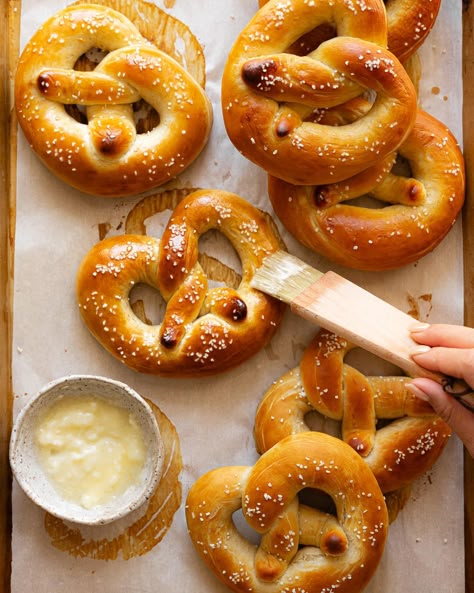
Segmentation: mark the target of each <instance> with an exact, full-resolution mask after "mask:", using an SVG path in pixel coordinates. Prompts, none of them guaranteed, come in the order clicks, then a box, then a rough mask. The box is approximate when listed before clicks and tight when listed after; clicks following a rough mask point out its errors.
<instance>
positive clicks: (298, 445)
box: [186, 433, 388, 593]
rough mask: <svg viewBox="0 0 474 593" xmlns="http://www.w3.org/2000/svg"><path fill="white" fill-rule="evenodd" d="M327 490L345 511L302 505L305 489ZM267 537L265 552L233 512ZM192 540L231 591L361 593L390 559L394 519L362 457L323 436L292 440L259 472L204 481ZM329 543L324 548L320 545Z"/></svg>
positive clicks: (197, 490)
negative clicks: (239, 525)
mask: <svg viewBox="0 0 474 593" xmlns="http://www.w3.org/2000/svg"><path fill="white" fill-rule="evenodd" d="M308 488H309V489H318V490H322V491H324V492H326V493H327V494H328V495H329V496H330V497H331V499H332V500H333V502H334V505H335V508H336V514H335V516H333V515H328V514H327V513H324V512H321V511H318V510H316V509H314V508H312V507H307V506H305V505H301V504H300V503H299V501H298V496H297V495H298V492H300V491H301V490H302V489H308ZM239 508H242V514H243V517H244V519H245V521H246V522H247V523H248V524H249V525H250V527H252V528H253V529H255V530H256V531H257V532H258V533H261V534H262V538H261V541H260V544H259V545H258V546H255V545H252V544H250V543H249V542H248V541H247V540H246V539H245V538H244V537H243V536H242V535H241V534H240V533H239V531H238V530H237V528H236V526H235V524H234V522H233V519H232V516H233V514H234V513H235V512H236V511H237V510H239ZM186 520H187V525H188V529H189V533H190V536H191V539H192V541H193V543H194V545H195V547H196V549H197V551H198V552H199V553H200V555H201V557H202V558H203V560H204V561H205V562H206V563H207V564H208V566H209V567H210V568H211V570H213V571H214V572H215V574H216V576H217V577H218V578H220V579H221V580H222V581H223V582H224V583H225V584H226V585H227V586H228V587H229V588H230V589H231V590H233V591H239V592H241V593H242V592H250V591H268V592H269V593H277V592H282V591H287V590H291V588H292V587H295V586H296V585H297V586H298V590H300V589H301V590H302V591H303V590H304V591H306V592H307V593H319V592H321V591H329V590H333V588H337V590H338V591H341V593H348V592H351V593H356V592H359V591H362V589H363V588H364V587H365V585H366V584H367V583H368V581H369V580H370V578H371V577H372V575H373V573H374V572H375V570H376V567H377V565H378V563H379V561H380V558H381V556H382V553H383V548H384V543H385V539H386V535H387V528H388V516H387V509H386V506H385V503H384V500H383V495H382V493H381V492H380V489H379V487H378V485H377V483H376V481H375V479H374V476H373V475H372V473H371V472H370V470H369V468H368V467H367V466H366V465H365V464H364V462H363V461H362V460H361V458H360V457H359V456H358V455H357V454H356V453H355V452H354V451H353V450H352V449H351V448H350V447H348V446H347V445H346V444H345V443H343V442H342V441H340V440H338V439H335V438H334V437H331V436H328V435H324V434H322V433H305V434H298V435H293V436H290V437H288V438H286V439H283V440H282V441H280V442H279V443H277V444H276V445H275V446H274V447H273V448H272V449H271V450H269V451H267V452H266V453H265V454H264V455H262V457H260V459H258V461H257V462H256V464H255V465H254V466H253V467H222V468H219V469H216V470H212V471H210V472H208V473H207V474H205V475H204V476H202V477H201V478H199V479H198V480H197V482H196V483H195V484H194V485H193V486H192V487H191V489H190V491H189V494H188V498H187V501H186ZM319 545H320V546H321V549H318V548H317V547H316V546H319Z"/></svg>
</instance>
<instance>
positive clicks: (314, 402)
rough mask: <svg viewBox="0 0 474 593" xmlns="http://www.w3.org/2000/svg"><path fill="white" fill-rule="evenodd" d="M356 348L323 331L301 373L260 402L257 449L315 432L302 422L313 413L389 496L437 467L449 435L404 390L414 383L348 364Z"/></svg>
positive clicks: (275, 386)
mask: <svg viewBox="0 0 474 593" xmlns="http://www.w3.org/2000/svg"><path fill="white" fill-rule="evenodd" d="M353 348H354V346H353V345H351V344H349V343H347V342H346V341H345V340H343V339H342V338H339V337H338V336H335V335H334V334H332V333H330V332H327V331H324V330H321V331H320V332H319V333H318V334H317V335H316V336H315V338H314V339H313V341H312V342H311V344H310V345H309V346H308V348H307V349H306V350H305V352H304V355H303V358H302V361H301V364H300V366H299V367H297V368H295V369H293V370H291V371H289V372H288V373H286V374H285V375H284V376H283V377H281V378H280V379H278V380H277V381H275V383H274V384H273V385H272V386H271V387H270V389H269V390H268V391H267V392H266V394H265V395H264V397H263V398H262V400H261V402H260V404H259V406H258V410H257V414H256V420H255V429H254V435H255V440H256V445H257V450H258V451H259V452H261V453H262V452H264V451H267V450H268V449H270V448H271V447H272V446H273V445H275V444H276V443H277V442H279V441H280V440H281V439H284V438H285V437H287V436H288V435H291V434H298V433H304V432H306V431H308V430H310V428H309V426H308V424H307V423H306V419H305V416H306V414H308V412H311V411H316V412H318V413H319V414H320V415H321V416H322V417H323V418H330V419H332V420H336V421H338V422H339V423H340V426H341V428H340V438H341V439H342V440H343V441H344V442H346V443H347V444H349V445H350V447H351V448H352V449H354V450H355V451H356V452H357V453H358V454H359V455H360V456H361V458H362V459H364V461H365V462H366V464H367V465H368V467H369V468H370V469H371V471H372V472H373V474H374V475H375V477H376V479H377V482H378V483H379V485H380V488H381V489H382V492H384V493H387V492H392V491H394V490H397V489H399V488H403V487H405V486H407V485H409V484H410V483H411V482H413V481H414V480H416V479H417V478H419V477H420V476H421V475H422V474H424V473H425V472H426V471H428V470H429V469H430V468H431V467H432V465H433V464H434V463H435V462H436V460H437V459H438V458H439V456H440V455H441V453H442V451H443V449H444V447H445V445H446V443H447V441H448V438H449V436H450V434H451V430H450V428H449V426H448V425H447V424H446V423H445V422H443V421H442V420H441V419H440V418H439V417H437V416H435V415H434V412H433V410H432V408H431V407H430V406H429V405H428V404H427V403H426V402H422V401H421V400H419V399H418V398H416V397H415V396H414V395H413V394H412V393H411V392H409V391H408V390H407V389H406V387H405V385H406V383H407V382H408V381H409V380H410V379H409V378H407V377H398V376H396V377H366V376H365V375H363V374H362V373H361V372H359V371H358V370H356V369H355V368H354V367H352V366H350V365H348V364H347V363H345V362H344V357H345V356H346V354H347V353H348V352H349V351H350V350H352V349H353ZM384 424H385V426H384Z"/></svg>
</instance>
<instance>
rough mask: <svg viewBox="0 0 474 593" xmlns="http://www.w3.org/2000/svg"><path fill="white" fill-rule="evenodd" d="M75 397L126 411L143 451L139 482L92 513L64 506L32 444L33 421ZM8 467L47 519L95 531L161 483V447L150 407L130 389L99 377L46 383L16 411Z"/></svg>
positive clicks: (74, 377) (66, 503)
mask: <svg viewBox="0 0 474 593" xmlns="http://www.w3.org/2000/svg"><path fill="white" fill-rule="evenodd" d="M81 394H94V396H96V397H98V398H101V399H102V400H105V401H106V402H110V403H113V404H114V405H116V406H120V407H123V408H125V409H126V410H129V411H131V412H132V413H133V414H134V417H135V419H136V421H137V423H138V426H139V427H140V428H141V430H142V431H143V434H144V442H145V444H146V449H147V453H146V461H145V466H144V470H143V471H142V472H141V477H140V480H139V482H138V483H137V484H134V485H132V486H130V487H129V488H128V489H127V490H126V491H125V492H124V493H123V494H120V495H117V496H116V497H114V498H113V499H112V500H111V501H110V502H109V501H108V502H107V503H104V504H101V505H98V506H95V507H92V508H84V507H83V506H82V505H80V504H76V503H73V502H69V501H68V500H65V499H64V498H63V497H62V496H61V494H59V492H58V491H57V489H56V488H55V487H54V486H53V484H52V483H51V481H50V480H49V479H48V477H47V476H46V475H45V473H44V471H43V469H42V466H41V464H40V461H39V459H38V448H37V445H36V444H35V429H36V428H37V422H38V419H39V418H40V417H41V415H42V414H43V413H44V412H45V411H46V410H47V408H48V406H51V405H52V404H53V403H54V402H56V401H58V399H59V398H64V397H67V396H68V395H69V396H77V395H81ZM10 465H11V468H12V471H13V474H14V476H15V478H16V480H17V481H18V483H19V485H20V486H21V488H22V489H23V490H24V491H25V493H26V494H27V495H28V496H29V498H31V500H33V501H34V502H35V503H36V504H38V505H39V506H40V507H42V508H43V509H45V510H46V511H48V512H49V513H51V514H52V515H55V516H56V517H60V518H62V519H65V520H68V521H73V522H75V523H82V524H87V525H101V524H105V523H110V522H111V521H114V520H116V519H120V518H122V517H124V516H125V515H126V514H127V513H129V512H131V511H133V510H135V509H137V508H138V507H139V506H141V505H142V504H143V503H144V502H145V501H146V500H147V499H148V498H149V496H150V495H151V494H152V492H153V490H154V489H155V488H156V487H157V485H158V482H159V480H160V478H161V473H162V466H163V443H162V440H161V435H160V431H159V428H158V425H157V422H156V419H155V416H154V414H153V412H152V410H151V408H150V406H149V405H148V404H147V402H146V401H145V400H144V399H143V398H142V397H141V396H140V395H138V393H136V392H135V391H134V390H133V389H132V388H131V387H129V386H128V385H125V384H124V383H120V382H118V381H114V380H112V379H108V378H105V377H97V376H92V375H71V376H68V377H64V378H61V379H58V380H56V381H53V382H51V383H48V384H47V385H46V386H45V387H44V388H43V389H42V390H41V391H40V392H39V393H38V394H37V395H36V396H35V397H34V398H33V399H32V400H31V401H30V402H29V403H28V404H27V405H26V406H25V407H24V408H23V409H22V410H21V411H20V413H19V414H18V417H17V419H16V421H15V423H14V427H13V430H12V435H11V439H10Z"/></svg>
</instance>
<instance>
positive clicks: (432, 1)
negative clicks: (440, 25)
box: [385, 0, 441, 62]
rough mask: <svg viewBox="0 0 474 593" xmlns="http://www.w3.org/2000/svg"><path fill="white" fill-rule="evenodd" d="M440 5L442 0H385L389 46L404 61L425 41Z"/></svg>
mask: <svg viewBox="0 0 474 593" xmlns="http://www.w3.org/2000/svg"><path fill="white" fill-rule="evenodd" d="M440 6H441V0H385V7H386V10H387V22H388V47H389V49H390V51H392V52H393V53H394V54H395V55H396V56H397V57H398V58H399V59H400V60H401V61H402V62H403V61H404V60H406V59H407V58H409V57H410V56H412V55H413V54H414V53H415V52H416V50H417V49H418V48H419V47H420V46H421V45H422V44H423V43H424V42H425V40H426V38H427V37H428V35H429V34H430V32H431V29H432V28H433V26H434V24H435V22H436V18H437V17H438V12H439V8H440Z"/></svg>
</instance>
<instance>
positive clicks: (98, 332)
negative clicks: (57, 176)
mask: <svg viewBox="0 0 474 593" xmlns="http://www.w3.org/2000/svg"><path fill="white" fill-rule="evenodd" d="M210 229H216V230H218V231H219V232H221V233H222V234H223V235H225V236H226V237H227V238H228V239H229V241H230V242H231V243H232V245H233V247H234V248H235V250H236V252H237V254H238V256H239V257H240V260H241V264H242V280H241V282H240V284H239V286H238V287H237V289H233V288H229V287H227V286H216V287H214V288H209V287H208V281H207V276H206V274H205V272H204V270H203V268H202V267H201V265H200V264H199V262H198V251H199V249H198V242H199V237H200V236H201V235H203V234H204V233H206V232H207V231H208V230H210ZM280 247H281V242H280V239H279V237H278V236H277V234H276V233H275V231H274V230H273V226H272V225H271V223H270V222H269V220H268V217H267V216H266V215H265V214H264V213H263V212H261V211H260V210H258V209H257V208H255V207H254V206H252V205H251V204H250V203H249V202H247V201H246V200H244V199H243V198H241V197H239V196H237V195H235V194H231V193H228V192H224V191H218V190H201V191H196V192H194V193H192V194H190V195H189V196H187V197H186V198H185V199H183V200H182V201H181V202H180V203H179V204H178V205H177V207H176V209H175V210H174V212H173V214H172V216H171V218H170V220H169V222H168V224H167V226H166V228H165V230H164V233H163V236H162V238H161V241H159V240H158V239H155V238H153V237H147V236H142V235H122V236H116V237H110V238H107V239H104V240H103V241H101V242H99V243H98V244H97V245H95V246H94V247H92V249H91V250H90V251H89V253H88V254H87V255H86V256H85V258H84V260H83V261H82V264H81V266H80V269H79V271H78V275H77V296H78V302H79V307H80V312H81V315H82V318H83V320H84V322H85V324H86V325H87V327H88V328H89V330H90V331H91V332H92V334H93V335H94V336H95V337H96V338H97V339H98V341H99V342H100V343H101V344H102V345H103V346H104V347H105V348H106V349H107V350H108V351H109V352H110V353H111V354H113V355H114V356H115V357H117V358H118V359H119V360H120V361H121V362H123V363H124V364H126V365H127V366H129V367H131V368H132V369H135V370H137V371H140V372H143V373H151V374H156V375H163V376H175V377H189V376H197V375H198V376H203V375H210V374H214V373H218V372H222V371H225V370H228V369H230V368H232V367H235V366H236V365H238V364H240V363H241V362H243V361H244V360H247V359H248V358H250V357H251V356H253V355H254V354H255V353H256V352H258V351H259V350H260V349H262V348H263V347H264V346H265V345H266V344H267V342H268V341H269V340H270V339H271V338H272V336H273V334H274V333H275V331H276V329H277V327H278V325H279V323H280V320H281V318H282V315H283V312H284V306H283V305H282V304H281V303H280V302H279V301H277V300H276V299H273V298H271V297H269V296H266V295H264V294H263V293H261V292H260V291H257V290H254V289H253V288H251V287H250V280H251V278H252V277H253V275H254V273H255V271H256V269H257V268H258V267H260V265H261V263H262V261H263V259H264V258H265V257H267V256H268V255H269V254H271V253H273V252H274V251H276V250H277V249H279V248H280ZM139 283H145V284H148V285H150V286H152V287H154V288H156V289H157V290H158V291H159V292H160V294H161V296H162V297H163V299H164V300H165V301H166V311H165V313H164V316H163V319H162V321H161V323H160V324H159V325H148V324H147V323H144V322H143V321H141V320H140V319H139V318H138V317H137V316H136V315H135V314H134V313H133V311H132V309H131V306H130V301H129V295H130V291H131V290H132V288H133V287H134V286H135V285H136V284H139Z"/></svg>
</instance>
